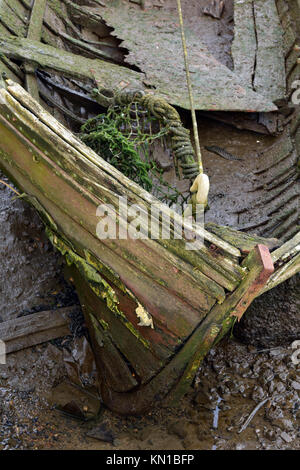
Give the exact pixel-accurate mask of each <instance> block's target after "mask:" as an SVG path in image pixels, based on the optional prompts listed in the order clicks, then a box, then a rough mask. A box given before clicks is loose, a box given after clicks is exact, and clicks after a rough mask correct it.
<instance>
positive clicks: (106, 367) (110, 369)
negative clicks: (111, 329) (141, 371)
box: [89, 314, 138, 392]
mask: <svg viewBox="0 0 300 470" xmlns="http://www.w3.org/2000/svg"><path fill="white" fill-rule="evenodd" d="M90 319H91V325H90V328H89V332H90V336H91V337H94V338H95V340H94V343H93V347H94V351H95V356H96V362H98V363H99V370H101V378H102V379H104V380H106V381H107V383H108V384H109V385H110V387H111V388H112V389H113V390H115V391H116V392H127V391H128V390H131V389H132V388H134V387H136V386H137V385H138V382H137V381H136V379H135V378H134V376H133V374H132V372H131V371H130V369H129V367H128V365H127V364H126V363H125V361H124V358H123V357H122V356H121V354H120V353H119V351H118V350H117V348H116V347H115V346H114V344H113V343H112V341H111V339H110V338H109V335H108V334H106V332H105V331H104V330H103V328H101V325H100V323H99V322H98V320H96V318H95V317H94V315H93V314H90Z"/></svg>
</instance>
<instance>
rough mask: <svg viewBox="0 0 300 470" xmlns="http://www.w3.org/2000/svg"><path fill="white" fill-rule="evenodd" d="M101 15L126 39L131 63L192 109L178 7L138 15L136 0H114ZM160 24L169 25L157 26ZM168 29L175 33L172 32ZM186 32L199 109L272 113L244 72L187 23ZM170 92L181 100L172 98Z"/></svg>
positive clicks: (101, 11)
mask: <svg viewBox="0 0 300 470" xmlns="http://www.w3.org/2000/svg"><path fill="white" fill-rule="evenodd" d="M98 13H99V16H101V17H102V18H103V19H104V20H105V22H106V24H107V25H108V26H110V27H112V28H113V29H114V31H113V34H114V35H115V36H116V37H118V38H119V39H121V40H122V46H123V47H126V48H127V49H128V50H129V54H128V55H127V57H126V61H127V62H128V63H130V64H132V65H135V66H137V67H139V68H140V69H141V70H143V71H144V72H145V73H146V75H147V80H148V81H149V82H151V83H152V84H153V85H154V86H155V87H156V89H157V90H158V91H159V93H161V94H162V95H163V96H164V97H165V98H166V99H167V100H168V101H169V102H170V103H174V101H177V103H178V105H180V106H181V107H183V108H185V109H189V107H190V105H189V99H188V92H187V86H186V77H185V72H184V61H183V55H182V46H181V37H180V28H179V25H178V15H177V12H176V9H169V8H168V6H167V5H166V6H165V8H163V9H161V10H155V9H153V8H152V9H145V10H142V9H135V10H134V13H133V11H132V9H131V8H130V3H129V4H128V2H122V1H119V0H114V1H112V2H109V4H107V5H106V6H105V7H99V8H98ZM156 24H161V25H162V24H163V25H164V26H163V27H155V25H156ZM166 29H167V30H170V31H168V32H166ZM185 33H186V41H187V48H188V52H189V59H190V63H191V64H193V77H192V81H193V85H194V86H193V92H194V100H195V106H196V109H202V110H204V109H206V110H209V111H211V110H213V111H218V110H219V111H220V110H224V111H249V110H253V111H267V109H266V108H268V107H269V104H270V103H269V100H266V99H265V98H264V97H263V96H262V95H259V94H257V93H255V92H254V91H253V90H251V89H249V88H246V87H244V86H243V84H242V83H241V80H240V76H239V75H238V74H236V73H233V72H232V71H231V70H230V69H229V68H227V67H226V66H224V65H223V64H221V63H220V62H218V61H217V60H216V59H215V57H214V56H213V55H212V54H211V52H210V51H209V50H208V49H207V47H206V46H205V44H204V42H203V41H201V37H199V33H198V32H196V31H194V29H193V27H192V25H191V24H190V25H189V24H188V23H187V22H186V24H185ZM200 34H201V32H200ZM153 51H155V53H153ZM162 64H163V66H162ZM169 95H172V96H173V97H174V98H175V100H174V98H173V100H174V101H170V99H169ZM267 103H268V104H267ZM271 107H272V105H271ZM273 109H274V108H273Z"/></svg>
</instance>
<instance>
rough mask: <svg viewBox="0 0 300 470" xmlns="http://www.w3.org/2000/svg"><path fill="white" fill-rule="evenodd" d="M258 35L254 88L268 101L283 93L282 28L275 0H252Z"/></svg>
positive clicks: (283, 57) (284, 83)
mask: <svg viewBox="0 0 300 470" xmlns="http://www.w3.org/2000/svg"><path fill="white" fill-rule="evenodd" d="M254 14H255V26H256V37H257V53H256V67H255V77H254V89H255V90H256V91H257V92H258V93H261V94H262V95H263V96H265V97H266V98H268V99H270V100H271V101H274V100H278V99H280V98H284V97H285V92H286V79H285V55H284V51H283V30H282V26H281V23H280V20H279V17H278V12H277V8H276V1H275V0H255V1H254Z"/></svg>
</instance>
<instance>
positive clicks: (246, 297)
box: [101, 249, 271, 415]
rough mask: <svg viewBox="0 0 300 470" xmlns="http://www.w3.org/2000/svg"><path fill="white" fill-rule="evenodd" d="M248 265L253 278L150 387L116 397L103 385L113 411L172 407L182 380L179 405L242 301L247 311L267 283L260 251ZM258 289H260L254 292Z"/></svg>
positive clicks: (220, 307)
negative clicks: (160, 405) (158, 405)
mask: <svg viewBox="0 0 300 470" xmlns="http://www.w3.org/2000/svg"><path fill="white" fill-rule="evenodd" d="M270 259H271V258H269V260H268V261H270ZM246 264H247V266H248V268H249V274H248V275H247V277H246V278H245V279H244V280H243V281H242V283H241V284H240V286H239V287H238V288H237V289H236V291H235V292H233V293H232V294H231V295H229V296H228V297H227V298H226V300H225V301H224V302H223V304H222V305H216V306H215V307H214V308H213V309H212V310H211V311H210V313H209V314H208V315H207V317H206V318H205V320H204V321H203V322H202V323H201V324H200V325H199V326H198V328H196V330H195V331H194V332H193V334H192V335H191V336H190V338H189V339H188V340H187V341H186V343H185V344H184V345H183V346H182V347H181V349H180V350H179V351H178V352H177V354H176V356H175V357H174V358H173V359H172V360H171V361H170V363H169V364H167V365H166V367H165V368H164V369H163V370H162V371H161V372H160V373H159V374H158V375H157V376H156V377H154V378H153V379H152V380H151V381H150V382H149V383H148V384H146V385H145V386H144V387H140V388H139V389H137V390H136V391H132V392H129V393H126V394H120V393H115V392H113V391H112V390H110V389H109V387H108V386H107V384H105V383H103V384H102V388H101V393H102V398H103V400H104V402H105V404H106V405H107V406H108V407H109V408H110V409H112V410H114V411H117V412H118V413H120V414H125V415H126V414H140V413H141V412H143V411H146V410H147V408H149V407H150V406H153V405H154V404H155V402H159V401H162V400H164V399H166V404H167V405H168V404H169V401H168V396H167V395H168V394H169V393H170V392H171V391H172V389H173V388H174V386H176V384H177V383H178V378H180V377H182V381H181V382H180V381H179V389H177V392H176V388H175V391H174V392H173V393H174V395H172V394H171V395H170V398H171V399H172V397H173V401H172V404H173V405H174V397H175V398H176V401H177V400H179V398H180V397H181V396H182V394H184V393H185V392H186V390H187V388H188V386H189V384H190V383H191V381H192V380H193V378H194V376H195V373H196V367H194V366H195V365H197V366H198V365H199V360H201V358H202V357H203V356H204V355H205V354H206V353H207V351H208V349H209V348H210V347H211V343H212V341H214V340H215V338H216V335H217V334H218V332H219V331H221V330H222V328H223V326H224V323H227V324H231V321H230V322H229V321H228V319H229V318H230V315H231V314H232V313H233V312H234V310H235V309H236V308H237V307H240V305H239V301H240V300H241V299H243V300H242V309H243V310H245V309H246V308H247V307H248V305H249V301H250V298H251V297H252V296H253V295H255V292H257V290H258V289H261V281H262V277H263V280H264V281H266V278H265V277H266V270H265V268H266V265H265V263H264V262H262V260H261V257H260V255H259V251H257V250H256V249H255V250H253V253H250V254H249V255H248V257H247V261H246ZM262 273H263V276H262ZM268 274H269V272H268ZM254 285H256V288H254V289H253V286H254ZM240 313H241V311H240ZM191 358H193V359H194V361H193V359H192V360H191Z"/></svg>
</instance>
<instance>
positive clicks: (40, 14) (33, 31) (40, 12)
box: [25, 0, 47, 101]
mask: <svg viewBox="0 0 300 470" xmlns="http://www.w3.org/2000/svg"><path fill="white" fill-rule="evenodd" d="M46 3H47V0H34V3H33V7H32V10H31V16H30V22H29V27H28V32H27V38H28V39H32V40H35V41H40V39H41V34H42V26H43V18H44V14H45V9H46ZM25 72H26V88H27V91H28V93H30V95H31V96H33V98H35V99H36V100H37V101H39V89H38V85H37V80H36V76H35V67H34V66H33V65H32V64H28V63H26V64H25Z"/></svg>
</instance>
